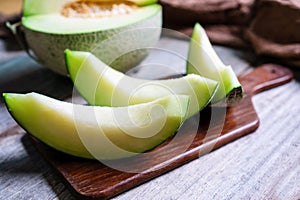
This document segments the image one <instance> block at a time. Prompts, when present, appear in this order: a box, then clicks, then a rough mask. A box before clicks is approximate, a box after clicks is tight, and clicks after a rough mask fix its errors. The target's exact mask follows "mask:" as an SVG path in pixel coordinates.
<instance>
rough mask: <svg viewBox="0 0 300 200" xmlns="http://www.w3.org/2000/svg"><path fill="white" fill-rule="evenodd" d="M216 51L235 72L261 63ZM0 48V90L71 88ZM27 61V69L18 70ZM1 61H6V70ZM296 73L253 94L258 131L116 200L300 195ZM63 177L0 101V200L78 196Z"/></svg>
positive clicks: (179, 44) (179, 68) (175, 65)
mask: <svg viewBox="0 0 300 200" xmlns="http://www.w3.org/2000/svg"><path fill="white" fill-rule="evenodd" d="M11 46H12V48H11ZM159 47H163V48H169V49H175V50H176V51H180V52H181V53H182V54H183V55H184V53H185V52H187V49H188V42H187V41H184V40H176V39H172V38H162V40H161V41H160V43H159ZM215 49H216V50H217V53H218V54H219V55H220V56H221V58H222V60H223V61H224V62H225V63H226V64H231V65H232V66H233V68H234V70H235V71H236V73H238V74H244V73H245V72H247V71H251V70H253V69H255V68H254V67H252V66H257V65H258V64H260V63H263V62H265V60H262V58H257V57H255V56H253V54H252V53H251V52H247V51H238V50H233V49H229V48H224V47H220V46H215ZM0 51H1V52H0V55H1V56H0V80H1V84H0V90H1V91H6V92H8V91H18V92H28V91H32V90H34V91H38V92H41V93H44V94H47V95H49V96H53V97H56V98H60V99H63V98H65V97H67V96H69V95H70V94H71V92H72V86H71V85H70V83H69V80H68V79H65V78H63V77H60V76H57V75H55V74H53V73H52V72H50V71H49V70H47V69H45V68H42V67H41V66H40V65H38V64H36V63H34V62H33V61H31V60H30V59H29V58H28V57H27V56H25V55H24V53H23V52H21V51H19V50H17V49H15V44H11V43H10V42H9V43H7V41H2V40H1V41H0ZM20 55H21V57H20ZM14 57H15V59H12V58H14ZM8 59H10V60H8ZM147 59H148V60H150V61H151V60H153V59H159V60H162V61H163V62H164V63H165V64H166V65H169V66H170V67H172V69H173V70H174V72H176V73H182V72H184V62H183V61H181V60H176V59H173V58H172V59H170V57H168V56H166V55H164V54H163V53H155V52H154V53H153V54H151V55H150V56H149V57H148V58H147ZM268 61H269V60H268ZM24 65H27V66H28V68H29V70H27V68H26V67H24V68H22V66H24ZM3 66H6V68H5V70H4V69H3ZM9 66H10V67H9ZM18 69H20V70H18ZM169 69H170V68H168V69H167V70H168V72H169ZM292 69H293V68H292ZM162 70H163V69H161V68H157V69H156V70H153V69H151V68H147V67H141V68H140V67H138V68H137V69H135V70H133V71H132V72H131V75H132V76H136V77H145V76H149V75H150V76H151V78H156V77H159V76H160V75H161V74H162ZM12 71H14V73H11V72H12ZM32 73H33V74H35V76H33V75H32ZM293 73H294V75H295V78H296V79H295V80H294V81H292V82H290V83H288V84H285V85H283V86H279V87H276V88H274V89H272V90H268V91H266V92H263V93H260V94H257V95H255V96H254V98H253V103H254V107H255V109H256V111H257V114H258V116H259V119H260V126H259V128H258V129H257V130H256V131H255V132H253V133H252V134H249V135H247V136H244V137H242V138H240V139H238V140H235V141H234V142H231V143H229V144H227V145H225V146H223V147H222V148H219V149H217V150H214V151H212V152H210V153H209V154H206V155H203V156H201V157H199V158H197V159H195V160H193V161H192V162H189V163H187V164H185V165H183V166H181V167H178V168H175V169H173V170H171V171H169V172H168V173H164V174H162V175H161V176H159V177H157V178H154V179H151V181H148V182H146V183H144V184H142V185H139V186H137V187H135V188H133V189H131V190H128V191H127V192H124V193H122V194H120V195H118V196H116V197H115V198H114V199H124V200H125V199H292V200H294V199H295V200H298V199H299V197H300V192H299V191H300V185H299V180H300V153H299V152H300V135H299V129H300V118H299V113H300V106H299V102H300V84H299V80H300V71H299V70H298V69H293ZM8 74H11V77H12V76H15V77H19V78H17V81H16V80H14V79H10V80H8V81H7V80H5V78H6V76H7V75H8ZM60 155H61V154H60ZM63 180H64V179H62V178H61V176H59V175H58V174H57V173H55V170H53V169H52V168H51V167H50V166H49V164H47V163H46V162H45V160H44V159H43V158H42V157H41V156H40V154H39V153H38V152H37V151H36V149H35V147H34V146H33V145H32V143H31V141H30V139H29V137H28V135H27V134H26V133H25V132H24V131H23V130H22V129H21V128H20V127H18V126H17V125H16V123H15V122H14V121H13V120H12V118H11V117H10V116H9V114H8V112H7V110H6V108H5V106H4V104H3V103H0V199H76V198H77V196H74V195H73V193H71V192H70V191H72V190H70V189H69V188H67V187H66V185H67V184H65V182H64V181H63Z"/></svg>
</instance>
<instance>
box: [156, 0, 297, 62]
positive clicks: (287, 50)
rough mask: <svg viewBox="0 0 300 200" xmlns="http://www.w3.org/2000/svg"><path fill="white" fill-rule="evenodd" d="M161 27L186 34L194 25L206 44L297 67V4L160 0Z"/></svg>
mask: <svg viewBox="0 0 300 200" xmlns="http://www.w3.org/2000/svg"><path fill="white" fill-rule="evenodd" d="M160 3H161V4H162V5H163V7H164V27H166V28H172V29H176V30H178V31H181V32H184V33H186V34H190V33H191V32H192V28H193V25H194V23H195V22H200V23H201V24H202V25H204V26H205V29H206V31H207V34H208V36H209V38H210V40H211V41H212V42H213V43H216V44H222V45H227V46H232V47H239V48H241V47H242V48H252V49H253V50H254V51H255V52H256V53H257V54H258V55H266V56H271V57H274V58H276V59H277V61H278V62H283V63H286V64H288V65H293V66H297V67H300V1H299V0H256V1H255V0H211V1H205V0H185V1H182V0H160Z"/></svg>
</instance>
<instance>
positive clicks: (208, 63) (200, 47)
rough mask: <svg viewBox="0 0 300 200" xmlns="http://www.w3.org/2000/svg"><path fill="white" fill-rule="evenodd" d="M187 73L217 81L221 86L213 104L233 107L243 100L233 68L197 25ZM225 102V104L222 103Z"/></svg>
mask: <svg viewBox="0 0 300 200" xmlns="http://www.w3.org/2000/svg"><path fill="white" fill-rule="evenodd" d="M187 73H188V74H190V73H194V74H200V75H202V76H205V77H207V78H210V79H213V80H216V81H218V82H219V83H220V86H219V88H218V90H217V92H216V95H215V96H214V97H213V100H212V102H213V103H216V102H219V103H220V104H222V105H224V104H226V105H232V104H233V103H236V102H239V101H240V100H241V99H242V98H243V88H242V85H241V84H240V82H239V80H238V78H237V76H236V74H235V73H234V71H233V70H232V68H231V66H228V65H225V64H224V63H223V62H222V61H221V59H220V58H219V57H218V55H217V54H216V52H215V50H214V49H213V47H212V45H211V43H210V41H209V39H208V37H207V35H206V32H205V30H204V29H203V28H202V27H201V26H200V24H198V23H197V24H196V25H195V27H194V31H193V34H192V38H191V42H190V47H189V53H188V62H187ZM221 100H224V102H220V101H221Z"/></svg>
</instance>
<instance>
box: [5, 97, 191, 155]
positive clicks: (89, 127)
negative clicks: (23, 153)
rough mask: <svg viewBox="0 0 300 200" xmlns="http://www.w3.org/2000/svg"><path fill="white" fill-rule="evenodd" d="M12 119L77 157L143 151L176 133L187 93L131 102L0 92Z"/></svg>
mask: <svg viewBox="0 0 300 200" xmlns="http://www.w3.org/2000/svg"><path fill="white" fill-rule="evenodd" d="M4 99H5V102H6V106H7V108H8V110H9V112H10V114H11V115H12V116H13V117H14V119H15V120H16V121H17V122H18V123H19V124H20V125H21V126H22V127H23V128H24V129H25V130H26V131H27V132H28V133H30V134H31V135H33V136H34V137H36V138H38V139H39V140H40V141H42V142H44V143H46V144H47V145H49V146H51V147H53V148H55V149H57V150H59V151H62V152H65V153H68V154H71V155H74V156H79V157H84V158H96V159H104V160H110V159H118V158H124V157H129V156H133V155H136V154H138V153H142V152H145V151H147V150H150V149H152V148H154V147H155V146H157V145H159V144H160V143H162V142H163V141H165V140H166V139H167V138H169V137H171V136H173V135H174V133H175V132H176V130H177V129H178V128H179V127H180V125H181V124H182V123H183V121H184V119H185V116H186V113H187V109H188V104H189V97H188V96H168V97H164V98H160V99H157V100H155V101H152V102H148V103H144V104H139V105H133V106H129V107H114V108H111V107H99V106H98V107H93V106H84V105H75V104H71V103H67V102H63V101H58V100H55V99H52V98H50V97H46V96H44V95H40V94H37V93H28V94H14V93H6V94H4Z"/></svg>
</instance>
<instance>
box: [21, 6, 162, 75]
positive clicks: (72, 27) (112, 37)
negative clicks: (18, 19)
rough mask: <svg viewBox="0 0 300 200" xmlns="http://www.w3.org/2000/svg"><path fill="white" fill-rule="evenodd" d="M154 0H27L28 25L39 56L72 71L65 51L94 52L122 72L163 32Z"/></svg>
mask: <svg viewBox="0 0 300 200" xmlns="http://www.w3.org/2000/svg"><path fill="white" fill-rule="evenodd" d="M161 24H162V11H161V6H160V5H158V4H156V1H154V0H128V1H123V0H42V1H41V0H24V5H23V18H22V25H23V26H24V29H25V38H26V41H27V43H28V45H29V47H30V48H31V49H32V50H33V52H34V53H35V55H36V57H37V59H38V60H39V61H40V62H41V63H43V64H44V65H46V66H48V67H49V68H51V69H52V70H54V71H55V72H58V73H60V74H64V75H66V69H65V64H64V53H63V52H64V50H65V49H67V48H69V49H74V50H81V51H89V52H93V53H94V54H95V55H96V56H97V57H99V58H101V60H103V61H104V62H105V63H107V64H109V65H110V66H112V67H115V68H116V69H118V70H120V71H127V70H128V69H130V68H132V67H134V66H136V65H137V64H138V63H139V62H140V61H141V60H142V59H143V58H144V57H145V56H146V55H147V50H146V49H147V48H150V47H153V46H154V45H155V44H156V42H157V41H158V39H159V37H160V33H161Z"/></svg>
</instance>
